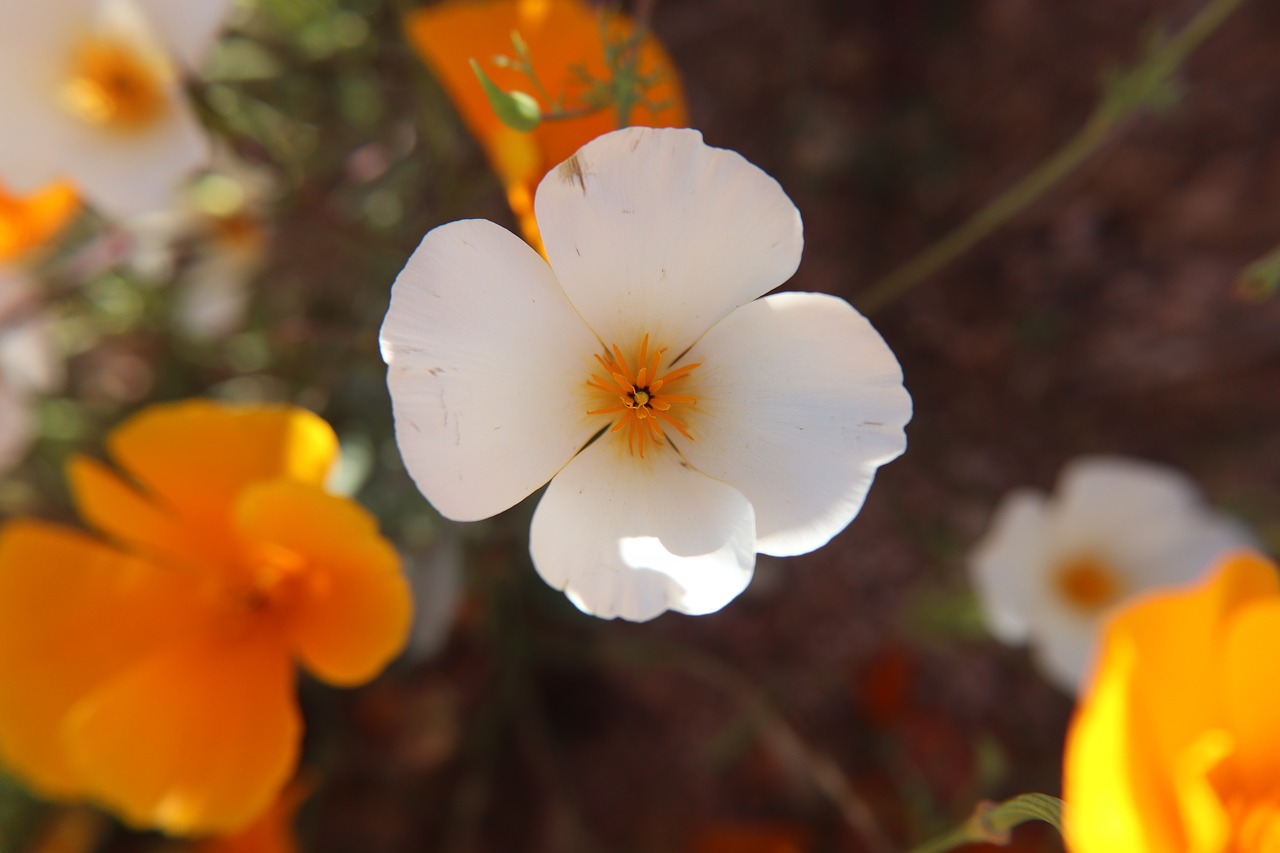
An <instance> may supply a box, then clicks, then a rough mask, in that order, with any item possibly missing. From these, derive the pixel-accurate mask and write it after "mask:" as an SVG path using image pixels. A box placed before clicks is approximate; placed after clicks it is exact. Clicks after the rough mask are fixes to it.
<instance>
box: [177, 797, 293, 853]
mask: <svg viewBox="0 0 1280 853" xmlns="http://www.w3.org/2000/svg"><path fill="white" fill-rule="evenodd" d="M311 787H312V786H311V782H310V781H308V780H307V779H301V780H299V779H295V780H294V781H293V782H291V783H290V784H289V786H288V787H287V788H285V789H284V791H283V792H281V794H280V796H279V797H277V798H276V801H275V802H274V803H272V804H271V807H270V808H268V809H267V810H266V811H265V812H263V813H262V814H261V815H259V816H258V819H257V820H255V821H254V822H253V823H251V824H249V825H248V826H246V827H245V828H244V829H241V830H239V831H238V832H233V833H231V834H230V835H216V836H214V837H212V838H205V839H202V840H200V841H198V842H196V843H195V844H194V845H193V846H192V853H298V838H297V835H296V834H295V833H294V830H293V819H294V817H295V816H296V815H297V813H298V809H299V807H301V806H302V804H303V802H305V801H306V799H307V797H309V796H310V795H311Z"/></svg>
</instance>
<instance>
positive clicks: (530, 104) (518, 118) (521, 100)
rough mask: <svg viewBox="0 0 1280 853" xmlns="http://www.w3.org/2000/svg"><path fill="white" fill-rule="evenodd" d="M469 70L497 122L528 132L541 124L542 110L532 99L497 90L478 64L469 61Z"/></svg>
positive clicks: (517, 93)
mask: <svg viewBox="0 0 1280 853" xmlns="http://www.w3.org/2000/svg"><path fill="white" fill-rule="evenodd" d="M471 70H472V71H474V72H475V75H476V77H477V78H478V79H479V80H480V86H481V87H482V88H483V89H484V94H485V97H487V98H488V99H489V106H491V107H493V112H494V114H495V115H496V116H497V117H498V119H499V120H501V122H502V123H503V124H505V125H506V126H507V127H509V128H511V129H512V130H523V131H530V130H533V129H534V128H535V127H537V126H538V125H539V124H541V123H542V108H541V107H539V106H538V102H537V101H536V100H535V99H534V97H533V96H532V95H530V94H527V93H525V92H518V91H517V92H504V91H502V90H501V89H499V88H498V86H497V84H495V83H494V82H493V81H492V80H490V79H489V77H488V75H487V74H485V73H484V71H483V70H482V69H481V68H480V63H478V62H476V61H475V60H474V59H473V60H471Z"/></svg>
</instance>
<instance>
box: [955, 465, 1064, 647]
mask: <svg viewBox="0 0 1280 853" xmlns="http://www.w3.org/2000/svg"><path fill="white" fill-rule="evenodd" d="M1047 544H1048V536H1047V530H1046V525H1045V502H1044V498H1043V497H1042V496H1041V495H1039V494H1037V493H1035V492H1031V491H1024V490H1020V491H1015V492H1011V493H1009V495H1007V496H1006V497H1005V499H1004V500H1003V501H1001V503H1000V507H999V508H998V509H997V510H996V514H995V516H994V517H993V518H992V520H991V526H990V528H989V529H988V531H987V533H986V535H985V536H983V537H982V540H981V541H980V542H978V544H977V545H976V546H975V547H974V550H973V553H972V555H971V556H970V557H969V566H970V570H971V573H972V575H973V582H974V585H975V586H976V588H977V592H978V601H979V603H980V604H981V606H982V611H983V613H984V615H985V616H986V619H987V625H988V626H989V627H990V628H991V633H993V634H995V635H996V637H998V638H999V639H1001V640H1003V641H1004V642H1006V643H1022V642H1025V641H1026V640H1027V637H1028V636H1029V634H1030V632H1031V628H1032V625H1031V622H1032V620H1033V619H1034V615H1035V614H1034V611H1035V609H1036V605H1037V603H1038V602H1039V601H1040V599H1041V598H1042V597H1043V586H1044V582H1043V580H1042V578H1043V576H1044V574H1045V573H1046V571H1047V569H1046V567H1045V553H1044V551H1045V548H1046V546H1047Z"/></svg>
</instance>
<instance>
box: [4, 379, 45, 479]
mask: <svg viewBox="0 0 1280 853" xmlns="http://www.w3.org/2000/svg"><path fill="white" fill-rule="evenodd" d="M35 433H36V418H35V412H34V411H32V402H31V400H30V399H29V398H28V397H27V396H25V395H23V394H15V393H13V392H12V391H11V390H9V389H7V388H5V387H4V386H3V385H0V474H2V473H4V472H7V471H8V470H9V469H10V468H12V467H13V466H15V465H17V464H18V463H19V462H21V461H22V459H23V457H25V456H26V455H27V451H28V450H29V449H30V448H31V442H32V441H33V440H34V439H35Z"/></svg>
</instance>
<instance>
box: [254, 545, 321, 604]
mask: <svg viewBox="0 0 1280 853" xmlns="http://www.w3.org/2000/svg"><path fill="white" fill-rule="evenodd" d="M246 567H247V569H248V577H247V584H246V586H245V587H244V588H243V592H242V596H243V598H242V601H243V603H244V605H245V606H246V607H247V608H248V609H249V610H250V611H253V612H262V611H268V610H270V611H275V610H278V609H280V608H282V607H288V606H289V604H290V603H291V602H293V601H294V600H295V599H296V598H297V597H298V596H299V595H301V594H302V588H303V587H304V586H305V585H306V583H307V565H306V562H305V561H304V560H303V559H302V557H300V556H299V555H298V554H296V553H294V552H292V551H290V550H288V549H286V548H282V547H279V546H270V545H259V546H258V547H256V548H254V549H253V552H252V554H251V555H250V557H249V560H248V563H247V566H246Z"/></svg>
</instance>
